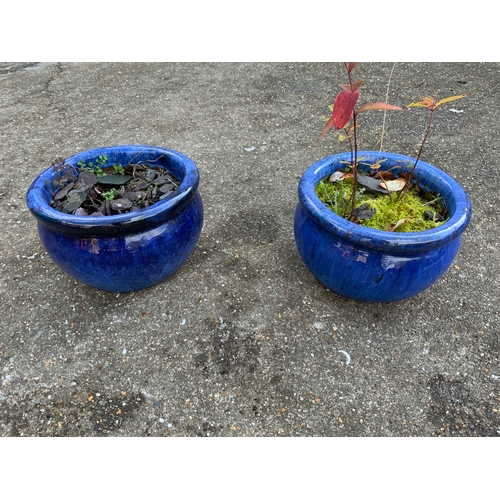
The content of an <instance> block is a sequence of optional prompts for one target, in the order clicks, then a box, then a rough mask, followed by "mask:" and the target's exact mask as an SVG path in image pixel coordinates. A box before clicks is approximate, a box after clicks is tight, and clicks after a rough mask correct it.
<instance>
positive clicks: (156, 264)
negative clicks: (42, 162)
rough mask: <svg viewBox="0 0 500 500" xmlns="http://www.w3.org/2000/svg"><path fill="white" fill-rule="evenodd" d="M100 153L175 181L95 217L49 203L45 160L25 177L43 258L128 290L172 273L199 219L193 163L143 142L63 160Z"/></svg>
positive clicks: (78, 275) (104, 285)
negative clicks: (149, 200) (162, 193)
mask: <svg viewBox="0 0 500 500" xmlns="http://www.w3.org/2000/svg"><path fill="white" fill-rule="evenodd" d="M99 155H106V156H107V157H108V162H109V164H116V163H119V164H121V165H123V166H125V165H126V164H127V163H129V162H132V161H133V162H134V163H138V162H149V163H150V164H152V165H157V166H159V167H162V168H164V169H166V170H168V171H169V172H170V173H172V174H173V175H174V176H175V177H176V178H177V179H178V180H179V181H181V184H180V185H179V187H178V188H177V189H176V190H175V191H173V192H172V194H171V195H170V196H169V197H167V198H166V199H164V200H162V201H159V202H157V203H155V204H154V205H152V206H150V207H147V208H143V209H140V210H137V211H135V212H130V213H122V214H118V215H111V216H103V217H87V216H75V215H68V214H64V213H62V212H59V211H57V210H54V209H53V208H51V207H50V206H49V203H48V202H49V200H50V199H51V195H52V193H51V183H52V180H53V179H54V176H55V175H56V174H55V172H54V170H53V168H52V167H50V168H48V169H47V170H45V171H44V172H42V173H41V174H40V175H39V176H38V177H37V178H36V179H35V180H34V181H33V183H32V184H31V186H30V188H29V190H28V192H27V195H26V202H27V205H28V208H29V210H30V211H31V213H32V214H33V215H34V216H35V218H36V219H37V222H38V233H39V236H40V239H41V241H42V243H43V245H44V247H45V249H46V250H47V252H48V254H49V255H50V257H51V258H52V259H53V260H54V261H55V262H56V263H57V264H58V265H59V266H60V267H61V268H62V269H63V270H64V271H66V272H67V273H68V274H69V275H70V276H72V277H73V278H75V279H77V280H78V281H81V282H83V283H86V284H87V285H89V286H91V287H94V288H98V289H100V290H106V291H109V292H132V291H137V290H141V289H144V288H148V287H151V286H153V285H156V284H158V283H160V282H162V281H164V280H166V279H167V278H169V277H170V276H172V274H174V273H175V272H176V271H177V270H178V269H179V268H180V267H181V266H182V265H183V264H184V262H185V261H186V259H187V258H188V257H189V255H190V254H191V252H192V250H193V249H194V247H195V246H196V243H197V241H198V238H199V236H200V233H201V229H202V225H203V204H202V200H201V196H200V194H199V192H198V182H199V174H198V169H197V168H196V165H195V164H194V163H193V162H192V161H191V160H190V159H189V158H188V157H187V156H185V155H183V154H181V153H179V152H177V151H173V150H170V149H165V148H160V147H151V146H143V145H125V146H113V147H106V148H100V149H93V150H89V151H84V152H82V153H79V154H77V155H75V156H72V157H70V158H67V159H66V163H67V164H69V165H72V166H75V167H76V165H77V163H78V162H79V161H81V160H84V161H85V162H89V161H94V160H95V159H96V158H97V157H98V156H99Z"/></svg>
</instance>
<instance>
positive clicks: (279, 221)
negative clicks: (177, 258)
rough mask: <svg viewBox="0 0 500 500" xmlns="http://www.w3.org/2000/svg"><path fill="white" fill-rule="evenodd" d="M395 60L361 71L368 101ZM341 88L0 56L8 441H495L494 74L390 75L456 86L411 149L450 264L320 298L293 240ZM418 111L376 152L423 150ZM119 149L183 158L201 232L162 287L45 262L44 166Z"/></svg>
mask: <svg viewBox="0 0 500 500" xmlns="http://www.w3.org/2000/svg"><path fill="white" fill-rule="evenodd" d="M391 69H392V64H390V63H380V64H379V63H364V64H361V65H360V66H359V67H358V68H356V69H355V73H354V75H355V77H356V78H362V79H363V80H364V81H365V83H364V86H363V87H362V88H361V98H360V102H368V101H373V100H384V99H385V93H386V88H387V82H388V79H389V75H390V73H391ZM343 81H345V76H344V72H343V66H342V65H341V64H340V63H293V64H292V63H263V64H257V63H253V64H250V63H244V64H238V63H230V64H229V63H224V64H216V63H213V64H212V63H203V64H196V63H164V64H159V63H151V64H132V63H120V64H104V63H102V64H101V63H99V64H97V63H96V64H93V63H77V64H75V63H0V87H1V90H2V91H1V92H0V110H1V113H0V137H1V143H0V160H1V161H2V163H1V168H0V200H1V202H2V210H1V212H0V227H1V234H2V238H1V240H0V299H1V300H0V313H1V314H0V374H1V388H0V435H2V436H101V435H108V436H498V435H499V434H500V358H499V352H500V344H499V332H500V318H499V294H500V278H499V276H500V250H499V246H498V237H499V234H500V231H499V224H498V207H500V198H499V188H500V182H499V177H498V168H497V155H498V150H497V145H498V137H499V123H500V122H499V119H498V116H499V112H500V106H499V102H498V91H499V85H500V65H499V64H498V63H439V64H438V63H425V64H413V63H401V64H397V65H396V66H395V68H394V73H393V76H392V81H391V87H390V94H389V102H391V103H393V104H397V105H405V104H408V103H410V102H412V101H414V100H419V99H421V98H423V97H425V96H427V95H433V94H434V93H435V92H436V91H438V90H439V91H440V96H442V97H445V96H448V95H455V94H461V93H468V94H470V96H469V97H468V98H466V99H462V100H460V101H457V102H455V103H451V104H450V105H448V106H447V107H443V108H441V109H440V110H438V111H437V113H436V116H435V120H434V129H433V132H432V135H431V137H430V140H429V142H428V144H427V146H426V149H425V151H424V159H425V160H426V161H428V162H430V163H433V164H435V165H436V166H438V167H439V168H441V169H442V170H444V171H446V172H448V173H449V174H451V175H452V176H453V177H455V178H456V179H457V180H458V181H459V182H460V183H461V184H462V185H463V186H464V188H465V189H466V190H467V192H468V193H469V195H470V198H471V201H472V206H473V217H472V222H471V224H470V226H469V228H468V229H467V231H466V232H465V233H464V235H463V240H462V247H461V249H460V252H459V254H458V256H457V258H456V260H455V262H454V264H453V265H452V266H451V268H450V269H449V270H448V271H447V273H446V274H445V275H444V276H443V277H442V278H441V279H440V280H439V281H438V282H436V283H435V284H434V285H433V286H432V287H430V288H429V289H428V290H426V291H424V292H422V293H421V294H419V295H418V296H415V297H413V298H410V299H408V300H405V301H402V302H398V303H393V304H377V303H371V304H366V303H357V302H354V301H351V300H348V299H345V298H342V297H339V296H337V295H335V294H333V293H331V292H329V291H328V290H326V289H325V288H324V287H323V286H321V285H320V284H319V283H318V282H317V281H316V279H315V278H314V277H313V276H312V275H311V274H310V273H309V271H308V270H307V268H306V267H305V265H304V264H303V263H302V261H301V259H300V257H299V255H298V253H297V250H296V247H295V242H294V237H293V213H294V209H295V206H296V204H297V183H298V180H299V178H300V176H301V175H302V173H303V172H304V171H305V169H306V168H307V167H308V166H309V165H310V164H311V163H313V162H315V161H316V160H318V159H320V158H322V157H324V156H327V155H329V154H333V153H336V152H341V151H342V149H343V148H344V146H343V144H341V143H339V142H338V141H337V139H336V137H335V133H334V132H331V133H328V134H327V136H326V137H325V138H324V139H323V140H321V141H319V142H318V140H317V138H318V135H319V133H320V132H321V130H322V128H323V126H324V119H325V118H326V117H327V116H328V114H329V110H328V105H329V104H331V103H332V102H333V99H334V96H335V95H336V93H337V89H338V85H337V84H338V83H339V82H343ZM381 119H382V115H381V114H380V113H372V114H369V113H366V114H365V116H364V117H363V118H362V120H361V121H362V128H361V130H360V134H361V139H360V142H361V147H362V148H363V149H378V145H377V142H378V140H379V139H380V131H381ZM426 119H427V114H426V110H423V109H412V110H408V111H404V112H397V113H396V112H395V113H390V114H388V116H387V122H386V125H387V131H386V134H385V137H384V145H383V149H384V150H387V151H395V152H399V153H403V154H409V155H415V154H416V152H417V148H418V145H419V140H420V138H421V136H422V133H423V131H424V128H425V125H426ZM129 143H139V144H150V145H159V146H165V147H169V148H172V149H176V150H178V151H181V152H183V153H185V154H186V155H188V156H189V157H191V158H192V159H193V161H194V162H195V163H196V164H197V165H198V168H199V170H200V175H201V182H200V193H201V195H202V198H203V202H204V208H205V224H204V228H203V232H202V235H201V237H200V240H199V244H198V246H197V248H196V249H195V251H194V252H193V254H192V255H191V257H190V258H189V259H188V261H187V262H186V264H185V265H184V266H183V267H182V268H181V270H180V271H179V272H178V273H177V274H176V275H175V276H174V277H172V278H171V279H170V280H168V281H167V282H164V283H162V284H160V285H158V286H156V287H154V288H151V289H148V290H144V291H141V292H137V293H131V294H110V293H106V292H102V291H98V290H94V289H91V288H89V287H87V286H86V285H83V284H80V283H77V282H75V281H74V280H73V279H71V278H69V277H68V276H67V275H66V274H65V273H64V272H63V271H61V270H60V269H59V268H58V267H57V266H56V265H55V264H54V263H53V262H52V260H51V259H50V258H49V257H48V256H47V254H46V253H45V251H44V248H43V247H42V245H41V243H40V240H39V238H38V234H37V228H36V223H35V220H34V218H33V217H32V216H31V214H30V213H29V212H28V210H27V208H26V205H25V201H24V197H25V193H26V190H27V189H28V187H29V185H30V183H31V181H32V180H33V178H34V177H35V176H36V175H37V174H38V173H39V172H41V171H42V170H44V169H45V168H47V167H48V166H49V165H50V163H51V161H52V160H53V159H54V158H56V157H60V156H63V157H64V156H70V155H72V154H75V153H77V152H79V151H82V150H85V149H91V148H95V147H99V146H107V145H115V144H129ZM344 353H347V354H348V355H349V356H350V362H348V358H347V356H346V355H345V354H344Z"/></svg>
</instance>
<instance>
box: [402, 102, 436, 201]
mask: <svg viewBox="0 0 500 500" xmlns="http://www.w3.org/2000/svg"><path fill="white" fill-rule="evenodd" d="M434 111H436V108H433V109H431V114H430V116H429V123H428V124H427V129H426V130H425V134H424V138H423V139H422V142H421V144H420V149H419V151H418V155H417V158H416V161H415V164H414V165H413V167H412V168H411V172H410V175H409V176H408V179H407V180H406V184H405V185H404V187H403V189H402V190H401V193H404V192H405V191H406V190H407V189H408V186H409V185H410V182H411V180H412V179H413V172H415V167H416V166H417V163H418V161H419V160H420V157H421V156H422V151H423V149H424V144H425V141H426V140H427V137H428V135H429V133H430V131H431V125H432V117H433V116H434Z"/></svg>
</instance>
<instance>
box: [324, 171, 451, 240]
mask: <svg viewBox="0 0 500 500" xmlns="http://www.w3.org/2000/svg"><path fill="white" fill-rule="evenodd" d="M353 183H354V179H352V178H347V179H344V180H342V181H341V182H330V181H329V180H328V179H324V180H323V181H320V182H319V184H318V185H317V186H316V194H317V195H318V198H319V199H320V200H321V201H322V202H323V203H324V204H325V205H326V206H327V207H328V208H330V209H331V210H332V211H333V212H335V213H336V214H337V215H339V216H341V217H344V216H345V215H346V214H349V212H350V210H351V194H352V188H353ZM438 198H439V197H438V196H437V195H436V197H435V198H434V199H432V200H426V199H424V198H423V197H421V196H420V195H419V193H418V192H417V190H416V189H415V188H411V189H409V190H408V191H407V192H406V193H404V194H403V195H401V194H400V193H397V192H395V193H391V194H381V195H379V194H374V193H371V192H369V191H367V190H365V189H364V188H362V187H360V186H358V189H357V192H356V203H355V216H356V220H355V222H357V223H358V224H361V225H362V226H364V227H370V228H373V229H379V230H382V231H394V232H405V233H411V232H418V231H425V230H427V229H433V228H436V227H438V226H440V225H441V224H443V222H444V220H442V219H441V217H440V216H439V215H438V211H439V209H440V204H439V200H438Z"/></svg>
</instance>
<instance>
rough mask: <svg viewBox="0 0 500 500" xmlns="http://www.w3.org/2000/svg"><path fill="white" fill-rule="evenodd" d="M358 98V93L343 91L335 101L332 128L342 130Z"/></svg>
mask: <svg viewBox="0 0 500 500" xmlns="http://www.w3.org/2000/svg"><path fill="white" fill-rule="evenodd" d="M358 98H359V92H358V91H354V92H351V91H350V90H343V91H342V92H340V94H339V95H338V96H337V98H336V99H335V102H334V104H333V113H332V118H333V126H334V127H335V128H336V129H337V130H340V129H341V128H344V125H345V124H346V123H347V122H348V121H349V120H350V119H351V116H352V113H353V111H354V107H355V106H356V102H357V101H358ZM327 125H328V124H327ZM330 127H331V125H330ZM330 127H328V128H330Z"/></svg>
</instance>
